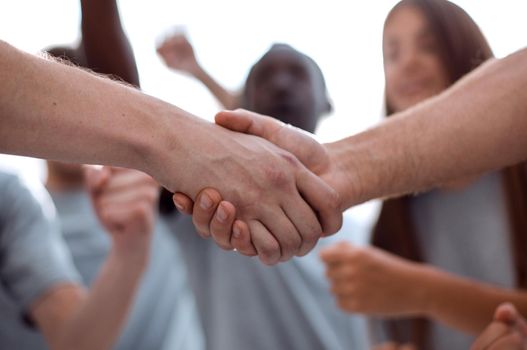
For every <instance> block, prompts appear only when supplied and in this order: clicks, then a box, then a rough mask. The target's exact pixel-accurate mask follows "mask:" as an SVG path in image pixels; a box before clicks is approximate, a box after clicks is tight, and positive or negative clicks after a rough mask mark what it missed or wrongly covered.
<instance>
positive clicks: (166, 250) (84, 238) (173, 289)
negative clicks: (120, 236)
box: [52, 191, 204, 350]
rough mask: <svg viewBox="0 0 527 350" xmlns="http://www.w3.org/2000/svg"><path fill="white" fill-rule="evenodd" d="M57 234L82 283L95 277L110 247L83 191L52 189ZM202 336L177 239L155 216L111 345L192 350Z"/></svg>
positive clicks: (200, 345) (129, 349)
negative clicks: (127, 309)
mask: <svg viewBox="0 0 527 350" xmlns="http://www.w3.org/2000/svg"><path fill="white" fill-rule="evenodd" d="M52 197H53V200H54V202H55V205H56V207H57V213H58V216H59V218H60V222H61V227H62V233H63V235H64V238H65V240H66V242H67V244H68V247H69V249H70V250H71V253H72V256H73V259H74V262H75V266H76V267H77V268H78V270H79V272H80V273H81V275H82V277H83V280H84V282H85V283H86V284H87V285H90V284H91V283H92V282H93V280H94V279H95V278H96V276H97V273H98V270H99V268H100V267H101V265H102V264H103V263H104V260H105V259H106V255H107V254H108V251H109V249H110V238H109V236H108V234H107V233H106V232H105V231H104V228H103V227H102V226H101V225H100V223H99V221H98V219H97V216H96V215H95V213H94V211H93V208H92V204H91V202H90V199H89V197H88V195H87V194H86V193H85V192H84V191H77V192H75V191H72V192H67V193H52ZM203 347H204V340H203V335H202V330H201V325H200V323H199V318H198V315H197V311H196V305H195V301H194V296H193V294H192V292H191V291H190V288H189V286H188V281H187V275H186V267H185V264H184V261H183V259H182V258H181V253H180V251H179V247H178V246H177V242H176V240H175V239H174V237H173V236H172V235H171V234H170V233H169V231H168V229H167V228H166V225H165V224H164V222H163V220H162V219H159V220H158V222H157V224H156V228H155V232H154V236H153V241H152V250H151V254H150V261H149V265H148V268H147V270H146V272H145V274H144V276H143V279H142V281H141V285H140V287H139V291H138V293H137V295H136V299H135V301H134V305H133V307H132V311H131V313H130V315H129V318H128V321H127V324H126V326H125V328H124V330H123V333H122V335H121V337H120V339H119V341H118V343H117V345H116V347H115V349H123V350H133V349H137V350H160V349H161V350H162V349H167V350H168V349H170V350H178V349H181V350H195V349H203Z"/></svg>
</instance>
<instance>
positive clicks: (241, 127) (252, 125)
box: [215, 109, 285, 141]
mask: <svg viewBox="0 0 527 350" xmlns="http://www.w3.org/2000/svg"><path fill="white" fill-rule="evenodd" d="M215 121H216V124H218V125H220V126H223V127H224V128H227V129H230V130H232V131H237V132H242V133H245V134H250V135H254V136H258V137H262V138H264V139H267V140H268V141H271V140H272V138H273V135H274V134H275V133H276V132H277V131H279V130H280V129H281V128H282V127H283V126H284V125H285V124H284V123H282V122H280V121H278V120H276V119H274V118H271V117H267V116H264V115H261V114H258V113H254V112H250V111H246V110H244V109H237V110H235V111H222V112H219V113H218V114H216V118H215Z"/></svg>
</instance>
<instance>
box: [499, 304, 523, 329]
mask: <svg viewBox="0 0 527 350" xmlns="http://www.w3.org/2000/svg"><path fill="white" fill-rule="evenodd" d="M517 319H518V311H516V308H515V307H514V305H512V304H511V303H503V304H501V305H500V306H498V308H497V309H496V312H495V313H494V320H496V321H499V322H503V323H505V324H508V325H512V324H514V323H516V321H517Z"/></svg>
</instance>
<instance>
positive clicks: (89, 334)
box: [56, 244, 148, 350]
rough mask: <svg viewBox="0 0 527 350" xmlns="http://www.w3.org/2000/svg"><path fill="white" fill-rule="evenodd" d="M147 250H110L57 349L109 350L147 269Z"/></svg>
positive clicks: (146, 246)
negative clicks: (132, 251) (131, 251)
mask: <svg viewBox="0 0 527 350" xmlns="http://www.w3.org/2000/svg"><path fill="white" fill-rule="evenodd" d="M147 251H148V244H144V247H143V248H142V249H138V250H137V252H134V253H130V252H119V251H118V250H116V249H113V250H112V251H111V253H110V254H109V256H108V259H107V261H106V263H105V264H104V266H103V268H102V269H101V272H100V275H99V277H98V278H97V280H96V281H95V282H94V284H93V286H92V288H91V290H90V292H89V294H88V295H87V297H85V299H84V302H83V303H82V305H81V306H80V307H79V308H78V309H77V311H76V312H75V314H74V316H73V317H71V318H70V319H69V320H68V321H67V322H66V323H65V324H64V326H63V329H62V331H61V336H60V339H59V341H58V342H57V346H56V349H57V350H68V349H78V350H82V349H86V350H92V349H111V348H112V346H113V344H114V343H115V341H116V340H117V339H118V336H119V334H120V332H121V329H122V328H123V325H124V324H125V321H126V317H127V315H128V312H129V309H130V307H131V305H132V303H133V300H134V296H135V294H136V290H137V288H138V285H139V283H140V280H141V276H142V273H143V271H144V269H145V267H146V263H147V258H148V256H147Z"/></svg>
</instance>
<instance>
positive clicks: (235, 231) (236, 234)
mask: <svg viewBox="0 0 527 350" xmlns="http://www.w3.org/2000/svg"><path fill="white" fill-rule="evenodd" d="M241 235H242V233H241V232H240V229H239V228H238V227H237V226H234V228H233V229H232V237H234V238H236V239H238V238H240V237H241Z"/></svg>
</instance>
